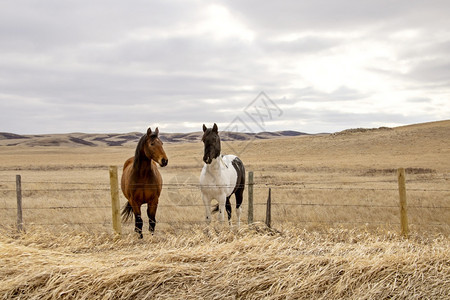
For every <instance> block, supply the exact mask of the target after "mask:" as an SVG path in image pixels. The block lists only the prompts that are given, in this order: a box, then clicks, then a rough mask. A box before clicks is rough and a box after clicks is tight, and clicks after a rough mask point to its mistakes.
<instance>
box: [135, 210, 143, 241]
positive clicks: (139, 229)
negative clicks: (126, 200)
mask: <svg viewBox="0 0 450 300" xmlns="http://www.w3.org/2000/svg"><path fill="white" fill-rule="evenodd" d="M134 219H135V223H134V224H135V225H134V231H136V232H137V233H138V235H139V238H140V239H142V238H143V235H142V225H144V221H142V218H141V215H140V214H139V215H138V214H134Z"/></svg>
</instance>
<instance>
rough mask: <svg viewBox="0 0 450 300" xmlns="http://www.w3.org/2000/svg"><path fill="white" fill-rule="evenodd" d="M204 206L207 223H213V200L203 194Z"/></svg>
mask: <svg viewBox="0 0 450 300" xmlns="http://www.w3.org/2000/svg"><path fill="white" fill-rule="evenodd" d="M202 200H203V205H204V206H205V213H206V214H205V215H206V223H207V224H209V223H211V200H210V199H208V197H206V196H205V195H204V194H202Z"/></svg>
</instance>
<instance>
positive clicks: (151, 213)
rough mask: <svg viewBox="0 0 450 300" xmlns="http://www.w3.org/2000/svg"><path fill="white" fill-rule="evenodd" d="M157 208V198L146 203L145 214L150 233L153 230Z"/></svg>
mask: <svg viewBox="0 0 450 300" xmlns="http://www.w3.org/2000/svg"><path fill="white" fill-rule="evenodd" d="M157 208H158V200H156V201H152V202H151V203H149V204H147V216H148V222H149V225H150V226H149V228H148V230H150V232H151V233H152V234H153V233H154V232H155V226H156V209H157Z"/></svg>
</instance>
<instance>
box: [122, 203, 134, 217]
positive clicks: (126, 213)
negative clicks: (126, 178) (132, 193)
mask: <svg viewBox="0 0 450 300" xmlns="http://www.w3.org/2000/svg"><path fill="white" fill-rule="evenodd" d="M132 212H133V208H132V207H131V204H130V202H128V201H127V204H126V205H125V206H124V207H123V208H122V213H121V215H122V222H126V221H128V219H129V218H130V217H131V219H133V214H132Z"/></svg>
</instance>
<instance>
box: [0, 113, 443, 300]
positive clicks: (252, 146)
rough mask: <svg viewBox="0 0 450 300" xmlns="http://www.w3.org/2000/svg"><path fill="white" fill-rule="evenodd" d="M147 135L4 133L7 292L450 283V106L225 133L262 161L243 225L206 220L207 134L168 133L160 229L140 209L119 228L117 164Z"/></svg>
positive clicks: (334, 288) (408, 295)
mask: <svg viewBox="0 0 450 300" xmlns="http://www.w3.org/2000/svg"><path fill="white" fill-rule="evenodd" d="M134 147H135V145H128V144H127V145H125V146H121V147H106V146H102V147H89V146H79V147H65V146H59V147H54V146H48V147H30V146H23V145H18V146H0V195H1V198H0V199H1V201H0V216H1V218H0V236H1V238H0V262H1V264H0V265H1V267H0V279H1V281H2V285H1V286H0V297H2V298H4V299H11V298H13V299H14V298H20V299H24V298H25V299H27V298H33V299H56V298H57V299H60V298H67V299H72V298H86V299H97V298H98V299H100V298H101V299H121V298H137V297H141V298H142V297H144V298H150V299H162V298H163V299H168V298H169V299H198V298H200V297H203V298H206V299H236V298H237V299H253V298H267V299H286V298H288V299H312V298H314V299H315V298H317V299H321V298H322V299H339V298H352V299H374V298H382V299H385V298H400V299H415V298H417V299H418V298H421V299H422V298H431V299H444V298H450V247H449V246H450V243H449V233H450V221H449V220H450V121H441V122H433V123H425V124H416V125H410V126H404V127H397V128H392V129H391V128H379V129H374V130H363V129H358V130H348V131H344V132H341V133H336V134H323V135H313V136H298V137H289V138H286V137H283V138H276V139H255V140H250V141H232V142H222V153H224V154H237V155H239V157H240V158H241V159H242V161H243V162H244V164H245V166H246V171H247V172H249V171H252V172H253V173H254V221H255V223H254V224H252V225H247V208H248V206H247V192H245V193H244V195H245V197H244V203H243V212H244V213H243V218H242V223H243V225H242V226H241V227H240V228H237V227H236V226H235V224H236V220H235V219H234V218H233V219H232V226H229V225H228V224H226V225H222V224H219V223H218V222H217V221H215V222H213V223H212V224H211V225H209V226H207V225H206V224H205V222H204V208H203V204H202V201H201V194H200V191H199V189H198V177H199V174H200V171H201V168H202V165H203V163H202V162H201V157H202V155H203V146H202V143H200V142H192V143H188V142H186V143H172V144H171V143H166V144H165V145H164V148H165V150H166V153H167V155H168V157H169V165H168V166H167V167H165V168H159V169H160V172H161V174H162V176H163V178H164V187H163V192H162V195H161V198H160V201H159V206H158V212H157V215H156V219H157V224H156V232H155V235H154V236H151V235H150V233H149V232H148V231H144V238H143V239H142V240H138V239H137V237H136V236H135V234H134V231H133V228H134V224H133V222H130V223H126V224H122V235H121V236H120V237H117V236H115V235H114V233H113V231H112V225H111V223H112V221H111V198H110V188H109V172H108V168H109V166H118V167H119V177H120V175H121V166H122V164H123V163H124V162H125V160H126V159H127V158H128V157H130V156H132V155H133V154H134ZM398 168H405V170H406V191H407V206H408V221H409V230H410V235H409V238H404V237H402V236H401V235H400V234H399V233H400V212H399V195H398V194H399V192H398V184H397V169H398ZM16 175H20V176H21V180H22V197H23V220H24V230H25V231H24V232H21V233H18V232H17V230H16V228H15V224H16V186H15V185H16ZM269 188H271V190H272V193H271V195H272V197H271V198H272V216H271V224H272V228H267V227H266V226H265V225H264V220H265V212H266V206H265V203H266V200H267V195H268V189H269ZM233 200H234V199H233ZM120 201H121V204H122V205H123V204H125V203H126V199H125V198H124V197H123V195H121V198H120ZM232 203H233V201H232ZM233 217H234V215H233ZM143 218H144V229H145V228H148V223H147V222H148V219H147V218H146V215H145V214H144V215H143ZM146 224H147V225H146Z"/></svg>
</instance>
